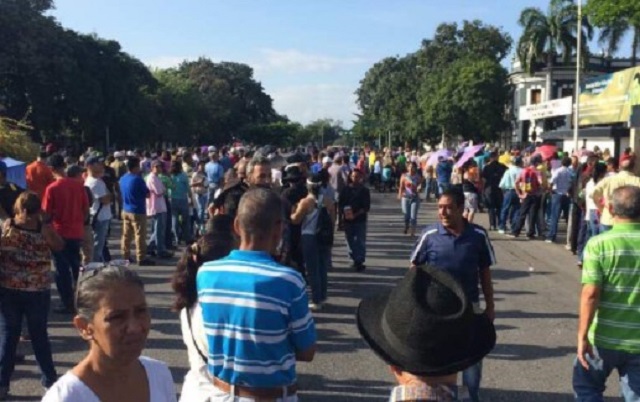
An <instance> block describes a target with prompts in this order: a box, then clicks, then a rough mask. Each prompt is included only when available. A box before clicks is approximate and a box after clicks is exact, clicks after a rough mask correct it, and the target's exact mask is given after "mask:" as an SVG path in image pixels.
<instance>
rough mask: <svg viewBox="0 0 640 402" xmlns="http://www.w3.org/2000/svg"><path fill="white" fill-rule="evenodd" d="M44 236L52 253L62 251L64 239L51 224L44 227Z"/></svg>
mask: <svg viewBox="0 0 640 402" xmlns="http://www.w3.org/2000/svg"><path fill="white" fill-rule="evenodd" d="M42 236H43V237H44V240H45V241H46V242H47V245H48V246H49V248H50V249H51V251H60V250H62V249H63V248H64V239H63V238H62V237H60V235H59V234H58V233H56V231H55V230H53V227H52V226H51V224H49V223H45V224H43V225H42Z"/></svg>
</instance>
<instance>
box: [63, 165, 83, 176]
mask: <svg viewBox="0 0 640 402" xmlns="http://www.w3.org/2000/svg"><path fill="white" fill-rule="evenodd" d="M83 172H84V169H82V168H81V167H80V166H78V165H71V166H69V167H68V168H67V177H71V178H73V177H78V176H80V175H81V174H82V173H83Z"/></svg>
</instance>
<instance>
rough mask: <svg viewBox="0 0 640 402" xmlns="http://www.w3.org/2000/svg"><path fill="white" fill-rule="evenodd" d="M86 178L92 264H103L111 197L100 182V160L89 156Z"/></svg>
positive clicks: (101, 164)
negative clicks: (91, 235) (89, 192)
mask: <svg viewBox="0 0 640 402" xmlns="http://www.w3.org/2000/svg"><path fill="white" fill-rule="evenodd" d="M85 163H86V166H87V178H86V179H85V181H84V185H85V186H86V187H89V189H90V190H91V194H92V195H93V202H92V203H91V208H90V209H89V211H90V214H91V218H90V219H91V220H90V223H91V226H92V227H93V257H92V258H91V261H93V262H103V254H104V253H103V252H104V248H105V245H106V243H107V234H108V233H109V224H110V223H111V218H112V215H111V201H112V198H113V196H112V195H111V193H110V192H109V190H107V186H106V185H105V183H104V181H103V180H102V174H103V173H104V165H103V161H102V159H100V158H98V157H97V156H90V157H89V158H87V160H86V162H85Z"/></svg>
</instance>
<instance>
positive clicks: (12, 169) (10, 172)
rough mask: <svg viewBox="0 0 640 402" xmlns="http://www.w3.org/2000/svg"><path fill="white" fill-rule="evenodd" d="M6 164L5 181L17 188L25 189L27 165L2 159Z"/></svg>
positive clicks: (11, 159) (10, 159)
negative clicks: (15, 185)
mask: <svg viewBox="0 0 640 402" xmlns="http://www.w3.org/2000/svg"><path fill="white" fill-rule="evenodd" d="M2 161H3V162H4V163H6V164H7V180H8V181H9V182H11V183H15V184H17V185H18V186H20V187H22V188H24V189H26V188H27V164H26V163H25V162H21V161H19V160H15V159H13V158H2Z"/></svg>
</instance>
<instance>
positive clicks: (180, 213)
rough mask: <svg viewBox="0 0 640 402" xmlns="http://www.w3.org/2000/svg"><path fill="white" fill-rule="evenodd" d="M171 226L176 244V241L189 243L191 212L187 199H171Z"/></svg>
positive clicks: (190, 236)
mask: <svg viewBox="0 0 640 402" xmlns="http://www.w3.org/2000/svg"><path fill="white" fill-rule="evenodd" d="M171 225H172V228H173V236H174V238H175V241H176V244H178V240H183V241H184V242H185V243H189V242H191V238H192V235H191V210H190V209H189V200H188V199H184V200H180V199H177V198H172V199H171Z"/></svg>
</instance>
